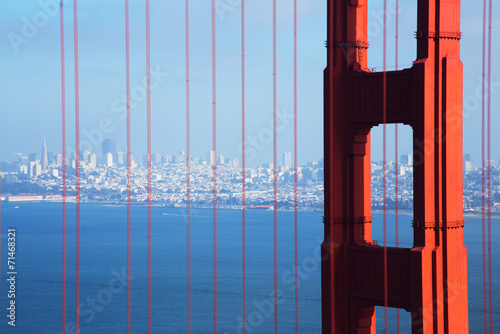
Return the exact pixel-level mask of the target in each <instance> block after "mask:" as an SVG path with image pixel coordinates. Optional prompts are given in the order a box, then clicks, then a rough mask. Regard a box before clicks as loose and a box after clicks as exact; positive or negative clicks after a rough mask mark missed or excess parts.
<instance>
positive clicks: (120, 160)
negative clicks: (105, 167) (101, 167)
mask: <svg viewBox="0 0 500 334" xmlns="http://www.w3.org/2000/svg"><path fill="white" fill-rule="evenodd" d="M113 159H114V161H115V162H116V164H117V165H119V166H123V165H126V164H127V154H125V153H124V152H116V156H114V157H113Z"/></svg>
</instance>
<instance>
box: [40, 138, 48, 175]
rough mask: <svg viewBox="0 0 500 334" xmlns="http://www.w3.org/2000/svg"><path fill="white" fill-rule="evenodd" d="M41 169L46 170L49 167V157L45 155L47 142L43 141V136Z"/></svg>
mask: <svg viewBox="0 0 500 334" xmlns="http://www.w3.org/2000/svg"><path fill="white" fill-rule="evenodd" d="M41 159H42V161H41V164H42V170H47V169H48V168H49V158H48V156H47V144H46V142H45V137H44V138H43V145H42V158H41Z"/></svg>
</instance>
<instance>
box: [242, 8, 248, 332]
mask: <svg viewBox="0 0 500 334" xmlns="http://www.w3.org/2000/svg"><path fill="white" fill-rule="evenodd" d="M245 92H246V91H245V0H242V1H241V143H242V150H241V151H242V155H241V160H242V169H241V174H242V178H241V188H242V197H241V206H242V244H243V250H242V252H243V268H242V269H243V334H246V332H247V288H246V287H247V269H246V268H247V267H246V261H247V260H246V239H247V238H246V179H245V176H246V157H245V138H246V135H245Z"/></svg>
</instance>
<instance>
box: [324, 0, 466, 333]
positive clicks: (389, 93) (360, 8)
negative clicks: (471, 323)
mask: <svg viewBox="0 0 500 334" xmlns="http://www.w3.org/2000/svg"><path fill="white" fill-rule="evenodd" d="M367 1H368V0H328V40H327V49H328V62H327V68H326V69H325V72H324V78H325V113H324V127H325V128H324V135H325V143H324V149H325V154H324V155H325V222H324V223H325V240H324V242H323V247H322V249H323V259H324V261H323V264H322V321H323V334H326V333H336V334H343V333H352V334H353V333H358V334H363V333H370V334H374V333H375V306H388V307H395V308H400V309H404V310H406V311H408V312H410V313H411V321H412V333H414V334H416V333H423V334H431V333H433V334H437V333H452V334H460V333H468V306H467V304H468V299H467V251H466V249H465V247H464V244H463V227H464V222H463V203H462V201H463V200H462V63H461V61H460V37H461V33H460V1H459V0H418V13H417V15H418V23H417V31H416V39H417V57H416V60H415V61H414V64H413V66H412V67H411V68H409V69H404V70H400V71H387V72H377V73H372V72H370V71H369V70H368V68H367V48H368V41H367V6H368V4H367ZM385 123H404V124H407V125H410V126H411V127H412V129H413V154H414V192H413V194H414V195H413V196H414V219H413V229H414V240H413V248H411V249H405V248H393V247H387V248H385V247H381V246H377V245H375V244H374V242H373V240H372V239H371V225H372V216H371V200H370V197H371V196H370V129H371V128H372V127H373V126H377V125H379V124H385ZM377 223H381V222H373V224H377Z"/></svg>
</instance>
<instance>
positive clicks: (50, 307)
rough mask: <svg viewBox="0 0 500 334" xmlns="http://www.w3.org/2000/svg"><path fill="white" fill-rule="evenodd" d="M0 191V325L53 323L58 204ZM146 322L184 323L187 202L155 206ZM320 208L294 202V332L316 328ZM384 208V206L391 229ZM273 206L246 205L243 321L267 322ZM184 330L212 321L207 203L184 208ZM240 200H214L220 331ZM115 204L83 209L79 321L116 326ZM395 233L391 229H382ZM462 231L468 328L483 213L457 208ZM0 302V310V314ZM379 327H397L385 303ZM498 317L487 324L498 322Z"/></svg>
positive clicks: (288, 253) (53, 329) (290, 292)
mask: <svg viewBox="0 0 500 334" xmlns="http://www.w3.org/2000/svg"><path fill="white" fill-rule="evenodd" d="M16 205H17V206H18V208H15V205H13V204H9V203H2V212H1V215H2V216H1V218H2V221H1V224H2V226H1V228H2V244H1V248H2V249H1V251H2V260H1V267H0V270H1V273H2V280H1V283H0V284H1V285H0V332H1V333H9V332H17V333H61V332H62V329H61V303H62V278H61V277H62V223H61V221H62V213H61V211H62V210H61V208H62V205H61V204H57V203H54V204H29V203H21V204H16ZM74 208H75V207H74V205H68V248H67V250H68V266H67V268H68V278H67V279H68V287H67V294H68V297H67V302H68V305H67V321H68V323H69V327H68V329H69V330H68V331H67V333H72V332H73V331H72V330H71V329H72V327H71V324H72V323H73V322H74V320H75V270H74V269H75V223H74V211H75V210H74ZM152 211H153V227H152V228H153V231H152V234H153V238H152V244H153V253H152V261H153V265H152V267H153V269H152V279H153V288H152V289H153V297H152V305H153V306H152V312H153V313H152V314H153V316H152V326H153V333H185V332H186V322H187V312H186V308H187V303H186V221H185V209H164V208H153V209H152ZM132 215H133V217H132V276H133V280H132V332H133V333H145V332H146V328H147V293H146V291H147V210H146V208H144V207H134V208H132ZM321 217H322V214H321V213H317V212H300V213H299V240H298V242H299V254H298V256H299V267H300V269H301V271H300V273H301V279H300V286H299V315H300V318H299V324H300V332H301V333H320V332H321V302H320V301H321V285H320V271H321V270H320V266H319V264H320V263H319V256H318V251H319V247H318V246H319V244H320V242H321V240H322V235H323V225H322V223H321ZM410 220H411V216H405V215H401V216H400V224H401V233H400V240H401V243H400V245H401V246H402V247H411V241H412V229H411V225H410ZM393 221H394V217H393V216H389V219H388V223H389V231H393V230H394V229H393V228H392V226H391V225H393V224H394V222H393ZM272 222H273V216H272V212H267V211H249V212H248V213H247V314H248V322H249V326H248V333H272V332H273V329H274V313H273V310H272V309H271V307H272V306H271V305H272V304H271V301H272V292H273V283H274V280H273V277H274V276H273V275H274V270H273V223H272ZM381 222H382V217H381V216H378V215H375V222H374V224H373V239H375V240H378V241H379V243H382V241H383V236H382V224H381ZM498 222H499V220H493V224H492V225H493V232H492V236H493V247H492V252H493V259H494V260H493V262H494V268H493V270H494V272H493V279H494V280H493V303H494V312H495V313H494V317H495V322H496V323H495V326H498V319H499V315H498V311H500V309H499V308H498V305H496V303H495V301H496V300H498V297H499V296H500V291H499V279H500V272H499V268H498V266H495V262H496V261H495V260H496V259H497V258H498V256H499V255H500V247H499V246H500V245H499V243H498V242H497V240H498V237H500V230H499V228H498ZM191 223H192V228H191V231H192V235H191V246H192V253H191V255H192V259H191V260H192V333H209V332H212V328H213V327H212V326H213V325H212V324H213V322H212V321H213V299H212V297H213V280H212V277H213V271H212V270H213V266H212V254H213V249H212V237H213V235H212V211H211V210H207V209H204V210H192V220H191ZM8 228H15V229H16V238H17V245H16V247H17V250H16V252H17V253H16V267H17V272H18V275H17V277H16V299H15V300H16V327H15V329H13V328H11V326H9V325H7V321H8V318H7V317H6V315H7V310H6V308H7V307H8V302H9V299H8V298H7V292H8V287H7V284H6V281H5V275H6V272H7V259H6V255H7V254H6V253H7V244H6V239H5V238H6V235H7V229H8ZM241 232H242V228H241V212H240V211H232V210H218V233H217V240H218V249H217V252H218V258H217V260H218V294H217V296H218V303H217V307H218V319H217V321H218V332H219V333H224V334H233V333H240V332H241V331H240V329H241V327H242V324H241V314H242V287H241V284H242V283H241V282H242V268H241V255H242V247H241ZM126 236H127V230H126V208H125V207H102V206H99V205H91V204H86V205H82V209H81V292H80V296H81V300H80V302H81V305H82V306H81V312H82V314H81V333H126V325H127V313H126V312H127V308H126V306H127V291H126V287H125V285H124V284H123V280H124V278H125V277H124V271H125V270H126V264H127V262H126V261H127V257H126V248H127V239H126ZM293 237H294V235H293V212H279V213H278V245H279V246H278V254H279V255H278V257H279V260H278V271H279V275H278V276H279V279H278V288H279V290H280V292H281V293H282V295H280V296H282V297H281V298H280V302H281V303H280V305H279V314H278V319H279V332H280V333H292V332H293V330H294V282H293V272H292V268H293V263H294V262H293V260H294V249H293V240H294V239H293ZM388 243H389V245H390V244H393V243H394V235H393V234H392V235H391V234H390V235H389V236H388ZM465 243H466V246H467V247H468V255H469V265H468V266H469V267H468V269H469V301H470V306H469V311H470V328H471V333H479V332H481V330H482V328H483V327H482V326H483V308H482V303H483V302H482V239H481V220H480V219H473V218H470V219H467V225H466V229H465ZM383 312H384V310H383V308H377V315H378V319H377V322H378V331H381V332H382V330H383V326H384V325H383ZM2 313H3V314H2ZM401 319H402V320H401V321H402V327H401V328H402V331H401V332H402V333H410V331H409V321H410V317H409V314H408V313H407V312H404V311H402V312H401ZM388 325H389V332H391V333H393V332H394V331H395V311H394V310H390V318H389V324H388ZM499 329H500V328H498V327H496V330H499Z"/></svg>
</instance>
